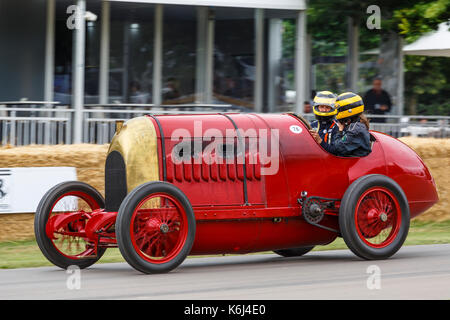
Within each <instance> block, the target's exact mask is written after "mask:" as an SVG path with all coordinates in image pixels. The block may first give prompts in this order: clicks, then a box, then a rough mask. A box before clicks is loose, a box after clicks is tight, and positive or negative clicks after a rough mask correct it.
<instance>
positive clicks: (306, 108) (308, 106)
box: [303, 101, 312, 113]
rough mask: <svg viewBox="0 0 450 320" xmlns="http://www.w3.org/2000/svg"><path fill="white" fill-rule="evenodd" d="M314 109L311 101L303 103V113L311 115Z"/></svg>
mask: <svg viewBox="0 0 450 320" xmlns="http://www.w3.org/2000/svg"><path fill="white" fill-rule="evenodd" d="M311 111H312V108H311V102H310V101H305V102H304V103H303V112H304V113H311Z"/></svg>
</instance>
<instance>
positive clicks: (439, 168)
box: [400, 137, 450, 221]
mask: <svg viewBox="0 0 450 320" xmlns="http://www.w3.org/2000/svg"><path fill="white" fill-rule="evenodd" d="M400 140H401V141H402V142H404V143H406V144H407V145H408V146H409V147H410V148H412V149H414V151H416V153H417V154H418V155H419V156H420V157H421V158H422V160H423V162H425V164H426V166H427V167H428V169H429V170H430V172H431V175H432V176H433V178H434V181H435V182H436V187H437V190H438V195H439V202H438V203H436V204H435V205H434V206H433V207H431V208H430V209H429V210H427V211H426V212H424V213H422V214H421V215H419V216H418V217H417V218H415V220H420V221H446V220H450V211H449V210H448V208H449V205H450V202H449V199H450V195H449V190H450V175H449V174H448V169H449V168H450V139H436V138H416V137H403V138H400Z"/></svg>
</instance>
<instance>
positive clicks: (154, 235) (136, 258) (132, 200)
mask: <svg viewBox="0 0 450 320" xmlns="http://www.w3.org/2000/svg"><path fill="white" fill-rule="evenodd" d="M195 229H196V224H195V216H194V211H193V209H192V206H191V204H190V202H189V200H188V198H187V197H186V196H185V195H184V193H183V192H182V191H181V190H180V189H179V188H177V187H175V186H174V185H172V184H170V183H167V182H160V181H157V182H148V183H145V184H143V185H140V186H139V187H136V188H135V189H134V190H133V191H131V192H130V193H129V194H128V195H127V196H126V197H125V199H124V200H123V202H122V204H121V206H120V208H119V212H118V214H117V220H116V236H117V244H118V246H119V249H120V252H121V253H122V256H123V257H124V259H125V260H126V261H127V262H128V263H129V264H130V265H131V266H132V267H133V268H135V269H136V270H138V271H141V272H143V273H163V272H169V271H171V270H172V269H174V268H176V267H177V266H178V265H180V264H181V263H182V262H183V261H184V259H185V258H186V257H187V255H188V254H189V252H190V251H191V248H192V245H193V243H194V238H195Z"/></svg>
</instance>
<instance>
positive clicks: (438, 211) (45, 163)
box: [0, 137, 450, 241]
mask: <svg viewBox="0 0 450 320" xmlns="http://www.w3.org/2000/svg"><path fill="white" fill-rule="evenodd" d="M400 140H401V141H403V142H404V143H406V144H407V145H408V146H410V147H411V148H413V149H414V150H415V151H416V152H417V153H418V154H419V156H420V157H421V158H422V159H423V161H424V162H425V164H426V165H427V167H428V168H429V169H430V172H431V174H432V175H433V177H434V179H435V181H436V185H437V189H438V193H439V198H440V201H439V202H438V203H437V204H435V205H434V206H433V207H432V208H431V209H429V210H428V211H427V212H425V213H423V214H422V215H420V216H419V217H417V218H416V219H417V220H422V221H444V220H449V219H450V212H449V211H448V207H449V188H450V187H449V186H450V178H449V177H450V175H449V174H448V172H447V170H448V168H449V167H450V166H449V165H450V139H434V138H414V137H404V138H401V139H400ZM107 151H108V145H92V144H75V145H54V146H42V145H31V146H25V147H0V168H8V167H9V168H11V167H52V166H53V167H61V166H68V167H75V168H76V170H77V176H78V180H79V181H83V182H86V183H88V184H90V185H92V186H93V187H94V188H96V189H97V190H99V191H100V192H101V193H102V194H103V195H104V189H105V186H104V172H105V168H104V166H105V160H106V153H107ZM33 219H34V215H33V214H2V215H0V241H6V240H21V239H30V238H33V237H34V231H33V223H34V222H33Z"/></svg>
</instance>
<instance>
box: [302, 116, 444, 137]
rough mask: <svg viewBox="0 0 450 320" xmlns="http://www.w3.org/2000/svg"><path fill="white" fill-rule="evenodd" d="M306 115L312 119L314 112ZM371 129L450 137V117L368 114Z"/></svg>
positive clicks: (391, 133) (399, 133) (402, 135)
mask: <svg viewBox="0 0 450 320" xmlns="http://www.w3.org/2000/svg"><path fill="white" fill-rule="evenodd" d="M304 117H305V118H306V119H307V120H309V121H312V120H314V114H306V115H304ZM367 118H369V123H370V130H374V131H380V132H384V133H387V134H389V135H391V136H393V137H396V138H400V137H405V136H414V137H434V138H450V126H449V124H450V117H448V116H418V115H415V116H395V115H367Z"/></svg>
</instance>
